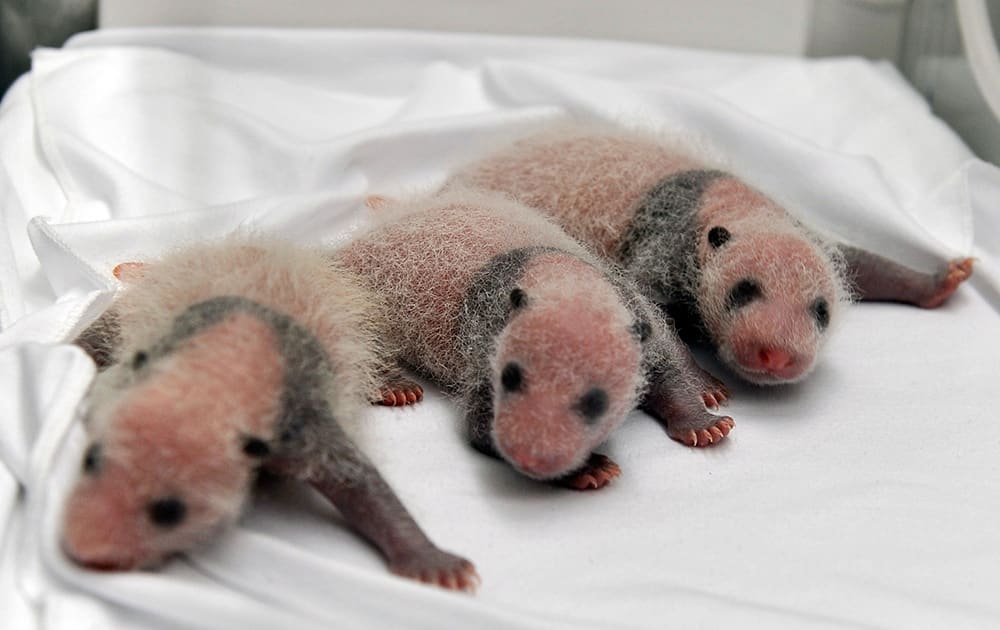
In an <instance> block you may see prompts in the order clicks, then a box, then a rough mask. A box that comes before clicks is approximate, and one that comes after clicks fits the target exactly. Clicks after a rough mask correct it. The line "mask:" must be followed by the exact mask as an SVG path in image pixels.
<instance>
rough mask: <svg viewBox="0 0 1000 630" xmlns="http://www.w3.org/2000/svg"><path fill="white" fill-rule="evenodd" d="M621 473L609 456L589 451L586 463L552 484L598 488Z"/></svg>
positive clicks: (571, 487)
mask: <svg viewBox="0 0 1000 630" xmlns="http://www.w3.org/2000/svg"><path fill="white" fill-rule="evenodd" d="M621 474H622V469H621V468H619V467H618V464H616V463H615V462H614V461H613V460H612V459H611V458H610V457H608V456H607V455H601V454H600V453H591V454H590V458H589V459H588V460H587V463H585V464H584V465H583V466H581V467H580V468H579V469H577V470H575V471H573V472H571V473H570V474H568V475H566V476H565V477H560V478H559V479H556V480H555V481H553V482H552V484H553V485H556V486H561V487H563V488H570V489H571V490H598V489H600V488H603V487H604V486H606V485H608V484H609V483H611V480H612V479H614V478H616V477H619V476H621Z"/></svg>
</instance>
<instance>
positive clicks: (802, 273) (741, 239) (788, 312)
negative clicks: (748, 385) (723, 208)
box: [700, 234, 836, 384]
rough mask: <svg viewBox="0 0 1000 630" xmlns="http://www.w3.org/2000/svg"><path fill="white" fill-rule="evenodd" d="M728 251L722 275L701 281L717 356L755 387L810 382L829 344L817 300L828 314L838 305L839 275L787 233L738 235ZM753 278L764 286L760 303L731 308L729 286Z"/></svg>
mask: <svg viewBox="0 0 1000 630" xmlns="http://www.w3.org/2000/svg"><path fill="white" fill-rule="evenodd" d="M724 247H725V252H723V253H721V255H720V256H719V260H718V261H716V262H715V263H714V264H715V266H716V270H715V271H716V273H705V274H704V275H703V277H702V282H703V285H702V290H701V291H700V294H701V296H702V299H704V300H705V301H706V302H707V303H708V304H709V306H708V307H707V308H703V309H702V312H703V313H706V317H705V320H706V326H707V327H708V329H709V331H710V332H711V334H712V336H713V338H714V339H716V340H717V344H718V350H719V356H720V357H721V358H722V359H723V361H725V362H726V363H727V364H729V365H730V366H731V367H732V368H733V369H735V370H736V371H737V372H738V373H739V374H740V375H741V376H742V377H743V378H745V379H747V380H749V381H751V382H755V383H760V384H770V383H787V382H794V381H798V380H800V379H802V378H804V377H805V376H806V375H807V374H808V373H809V372H810V371H811V370H812V368H813V367H814V364H815V361H816V355H817V352H818V349H819V346H820V344H821V342H822V341H823V336H822V331H821V330H820V328H819V327H818V325H817V322H816V320H815V318H814V317H813V315H812V314H811V312H810V305H811V304H812V303H813V302H814V300H815V299H816V298H817V297H823V298H824V299H826V300H827V303H828V304H829V305H830V308H833V307H834V306H835V304H836V300H835V298H834V277H833V276H832V275H831V274H830V273H829V272H828V271H827V267H826V264H825V261H824V259H823V258H822V257H821V256H820V255H819V254H818V252H817V251H816V249H815V248H814V247H813V246H811V245H810V244H809V243H806V242H804V241H802V240H801V239H799V238H796V237H794V236H789V235H778V234H750V235H747V236H737V235H734V236H733V238H732V240H731V241H730V242H729V243H727V244H726V245H725V246H724ZM707 264H710V265H711V264H713V262H712V261H709V262H708V263H707ZM748 277H749V278H753V279H755V280H756V281H758V282H760V284H761V285H762V287H763V295H762V297H761V298H759V299H755V300H753V301H751V302H750V303H748V304H746V305H745V306H742V307H740V308H737V309H735V310H733V309H728V308H727V306H726V304H725V297H726V295H727V292H728V291H729V289H730V287H732V286H733V285H734V284H736V283H737V282H739V281H740V280H741V279H743V278H748ZM708 314H715V316H714V317H713V316H710V315H708Z"/></svg>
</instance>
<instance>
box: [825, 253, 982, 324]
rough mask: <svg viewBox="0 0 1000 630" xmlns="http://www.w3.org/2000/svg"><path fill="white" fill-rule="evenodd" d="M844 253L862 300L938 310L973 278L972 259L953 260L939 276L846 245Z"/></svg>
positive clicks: (849, 273) (849, 272) (849, 271)
mask: <svg viewBox="0 0 1000 630" xmlns="http://www.w3.org/2000/svg"><path fill="white" fill-rule="evenodd" d="M840 251H841V253H842V254H843V256H844V259H845V260H846V262H847V269H848V275H849V277H850V279H851V281H852V283H853V285H854V289H855V292H856V293H857V295H858V297H860V299H862V300H869V301H887V302H903V303H904V304H913V305H915V306H919V307H921V308H936V307H938V306H940V305H941V304H943V303H944V302H945V301H946V300H947V299H948V298H949V297H951V294H952V293H954V292H955V290H956V289H957V288H958V285H960V284H962V282H964V281H965V280H966V279H968V278H969V276H971V275H972V265H973V259H971V258H964V259H959V260H952V261H950V262H949V263H948V266H947V267H946V268H944V269H942V270H940V271H939V272H938V273H921V272H919V271H915V270H913V269H910V268H909V267H906V266H904V265H901V264H899V263H897V262H894V261H892V260H889V259H888V258H884V257H882V256H879V255H878V254H874V253H872V252H869V251H865V250H863V249H860V248H857V247H849V246H846V245H844V246H841V247H840Z"/></svg>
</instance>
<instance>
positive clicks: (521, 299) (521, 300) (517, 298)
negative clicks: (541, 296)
mask: <svg viewBox="0 0 1000 630" xmlns="http://www.w3.org/2000/svg"><path fill="white" fill-rule="evenodd" d="M527 303H528V294H527V293H525V292H524V291H523V290H522V289H519V288H517V287H515V288H514V290H513V291H511V292H510V305H511V306H513V307H514V310H517V309H519V308H521V307H522V306H525V305H526V304H527Z"/></svg>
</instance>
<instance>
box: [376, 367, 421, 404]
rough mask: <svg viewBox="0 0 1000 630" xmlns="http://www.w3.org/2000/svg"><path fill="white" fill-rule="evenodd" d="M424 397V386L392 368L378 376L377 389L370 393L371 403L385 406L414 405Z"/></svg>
mask: <svg viewBox="0 0 1000 630" xmlns="http://www.w3.org/2000/svg"><path fill="white" fill-rule="evenodd" d="M423 399H424V388H423V387H421V385H420V383H418V382H416V381H414V380H413V379H412V378H410V377H408V376H406V375H405V374H403V372H402V370H400V369H398V368H393V369H391V370H388V371H386V372H385V373H384V374H382V375H381V376H380V378H379V384H378V389H377V390H376V391H375V392H374V393H373V394H372V396H371V398H370V400H371V402H372V404H375V405H382V406H385V407H403V406H406V405H414V404H416V403H418V402H420V401H421V400H423Z"/></svg>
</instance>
